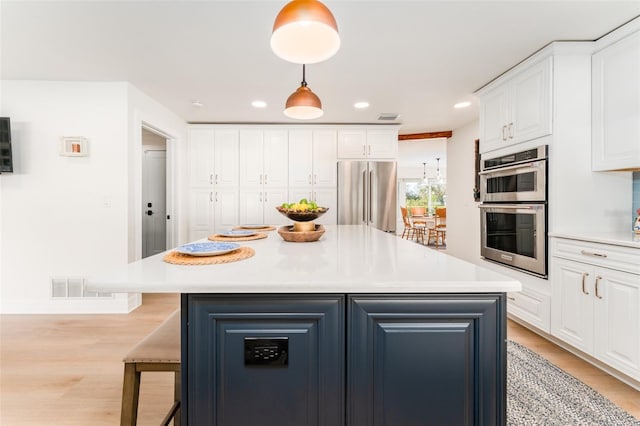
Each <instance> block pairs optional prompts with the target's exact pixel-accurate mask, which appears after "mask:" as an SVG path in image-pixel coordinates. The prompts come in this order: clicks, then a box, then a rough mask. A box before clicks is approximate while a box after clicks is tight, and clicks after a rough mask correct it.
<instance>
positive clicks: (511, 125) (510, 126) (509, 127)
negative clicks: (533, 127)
mask: <svg viewBox="0 0 640 426" xmlns="http://www.w3.org/2000/svg"><path fill="white" fill-rule="evenodd" d="M508 130H509V131H508V132H507V133H508V134H509V139H513V131H512V130H513V121H512V122H511V123H509V126H508Z"/></svg>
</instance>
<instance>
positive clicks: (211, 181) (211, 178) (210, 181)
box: [209, 175, 213, 185]
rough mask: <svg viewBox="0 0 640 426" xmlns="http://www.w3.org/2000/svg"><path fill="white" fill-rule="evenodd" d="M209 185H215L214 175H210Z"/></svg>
mask: <svg viewBox="0 0 640 426" xmlns="http://www.w3.org/2000/svg"><path fill="white" fill-rule="evenodd" d="M209 185H213V175H209Z"/></svg>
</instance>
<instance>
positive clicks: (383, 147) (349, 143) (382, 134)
mask: <svg viewBox="0 0 640 426" xmlns="http://www.w3.org/2000/svg"><path fill="white" fill-rule="evenodd" d="M397 157H398V130H397V129H376V128H368V129H367V128H355V129H344V130H339V131H338V158H341V159H395V158H397Z"/></svg>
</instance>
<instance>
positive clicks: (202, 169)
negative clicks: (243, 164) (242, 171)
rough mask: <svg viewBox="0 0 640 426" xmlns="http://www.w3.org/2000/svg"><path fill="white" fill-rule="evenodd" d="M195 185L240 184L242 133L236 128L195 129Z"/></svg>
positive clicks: (192, 141) (192, 134) (192, 139)
mask: <svg viewBox="0 0 640 426" xmlns="http://www.w3.org/2000/svg"><path fill="white" fill-rule="evenodd" d="M189 143H190V172H191V176H190V183H191V186H198V187H203V186H211V185H217V186H225V187H230V186H237V185H238V131H237V130H234V129H211V128H203V129H191V130H190V135H189Z"/></svg>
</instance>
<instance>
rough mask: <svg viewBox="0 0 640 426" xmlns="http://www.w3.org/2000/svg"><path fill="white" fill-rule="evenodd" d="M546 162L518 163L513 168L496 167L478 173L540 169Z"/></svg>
mask: <svg viewBox="0 0 640 426" xmlns="http://www.w3.org/2000/svg"><path fill="white" fill-rule="evenodd" d="M545 161H546V160H539V161H532V162H529V163H518V164H514V165H512V166H505V167H495V168H492V169H489V170H483V171H481V172H480V173H478V174H479V175H487V174H489V173H496V172H502V171H506V170H515V169H523V168H531V169H534V168H539V167H540V165H541V164H542V163H544V162H545Z"/></svg>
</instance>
